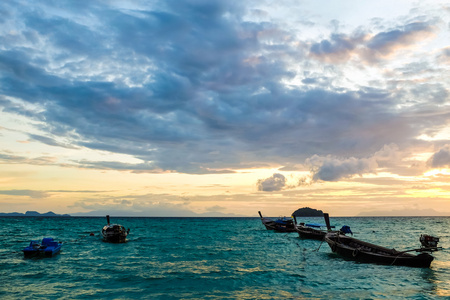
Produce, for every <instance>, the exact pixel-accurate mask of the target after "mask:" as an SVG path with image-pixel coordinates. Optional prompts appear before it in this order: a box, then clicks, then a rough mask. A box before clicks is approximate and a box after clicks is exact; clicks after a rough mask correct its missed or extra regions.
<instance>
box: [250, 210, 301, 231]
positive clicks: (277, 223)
mask: <svg viewBox="0 0 450 300" xmlns="http://www.w3.org/2000/svg"><path fill="white" fill-rule="evenodd" d="M258 214H259V216H260V217H261V222H262V223H263V225H264V226H265V227H266V229H267V230H275V231H279V232H295V224H294V220H293V219H292V218H287V217H280V218H278V219H276V220H272V219H269V218H264V217H263V216H262V214H261V212H260V211H258Z"/></svg>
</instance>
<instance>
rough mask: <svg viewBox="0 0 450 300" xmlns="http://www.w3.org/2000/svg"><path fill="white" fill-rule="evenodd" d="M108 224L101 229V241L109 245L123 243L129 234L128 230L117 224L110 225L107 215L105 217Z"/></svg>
mask: <svg viewBox="0 0 450 300" xmlns="http://www.w3.org/2000/svg"><path fill="white" fill-rule="evenodd" d="M106 221H107V222H108V224H107V225H106V226H104V227H103V228H102V231H101V234H102V237H103V240H104V241H105V242H109V243H125V242H126V240H127V236H128V234H129V233H130V229H129V228H128V230H127V229H125V227H124V226H122V225H119V224H110V222H109V215H107V216H106Z"/></svg>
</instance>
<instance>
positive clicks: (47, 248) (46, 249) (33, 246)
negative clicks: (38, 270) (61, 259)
mask: <svg viewBox="0 0 450 300" xmlns="http://www.w3.org/2000/svg"><path fill="white" fill-rule="evenodd" d="M61 246H62V242H57V241H55V240H54V239H53V238H49V237H48V238H43V239H42V241H41V242H40V241H31V242H30V245H29V246H28V247H25V248H24V249H23V250H22V251H23V254H24V255H25V257H34V256H45V257H52V256H54V255H56V254H58V253H59V251H61Z"/></svg>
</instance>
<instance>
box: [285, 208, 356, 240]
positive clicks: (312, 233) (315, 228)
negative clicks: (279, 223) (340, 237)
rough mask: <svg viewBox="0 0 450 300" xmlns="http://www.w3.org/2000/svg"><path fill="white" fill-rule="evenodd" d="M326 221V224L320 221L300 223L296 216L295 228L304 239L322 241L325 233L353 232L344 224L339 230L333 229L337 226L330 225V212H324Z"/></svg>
mask: <svg viewBox="0 0 450 300" xmlns="http://www.w3.org/2000/svg"><path fill="white" fill-rule="evenodd" d="M323 215H324V218H325V223H326V224H318V223H306V224H305V223H299V224H297V218H296V217H295V216H294V221H295V224H296V226H295V230H296V231H297V232H298V235H299V237H301V238H303V239H313V240H320V241H322V240H323V239H324V238H325V235H326V234H327V233H330V232H340V233H341V234H346V233H351V234H353V233H352V231H351V230H350V227H349V226H345V225H344V226H342V228H341V229H340V230H339V231H337V230H333V228H335V226H331V225H330V219H329V215H328V213H324V214H323Z"/></svg>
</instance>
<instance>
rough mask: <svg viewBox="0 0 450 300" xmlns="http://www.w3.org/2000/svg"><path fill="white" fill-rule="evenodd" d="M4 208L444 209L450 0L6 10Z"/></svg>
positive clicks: (196, 1) (449, 183)
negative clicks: (305, 207) (449, 1)
mask: <svg viewBox="0 0 450 300" xmlns="http://www.w3.org/2000/svg"><path fill="white" fill-rule="evenodd" d="M0 23H1V26H0V41H1V42H0V111H1V118H0V164H1V168H0V211H1V212H14V211H17V212H25V211H27V210H37V211H39V212H47V211H49V210H51V211H54V212H57V213H78V212H83V213H88V212H91V211H94V212H97V213H98V214H103V213H105V212H108V213H111V214H120V215H142V216H188V215H189V216H194V215H204V214H209V215H218V214H236V215H243V216H257V211H258V210H261V211H262V212H263V214H265V215H271V216H278V215H290V214H291V213H292V212H293V211H294V210H296V209H297V208H300V207H304V206H309V207H312V208H316V209H321V210H323V211H326V212H329V213H330V215H332V216H356V215H405V214H406V215H430V214H431V215H442V214H444V215H450V96H449V93H450V5H449V4H448V2H447V1H417V2H414V1H409V0H408V1H391V0H389V1H376V2H374V1H359V0H354V1H350V0H348V1H347V0H343V1H330V0H326V1H325V0H310V1H301V0H300V1H298V0H296V1H283V0H281V1H261V0H258V1H250V0H249V1H229V0H226V1H214V0H188V1H182V0H176V1H172V0H164V1H139V0H134V1H106V0H105V1H102V0H99V1H63V0H53V1H52V0H48V1H31V0H30V1H27V0H11V1H1V2H0Z"/></svg>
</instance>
